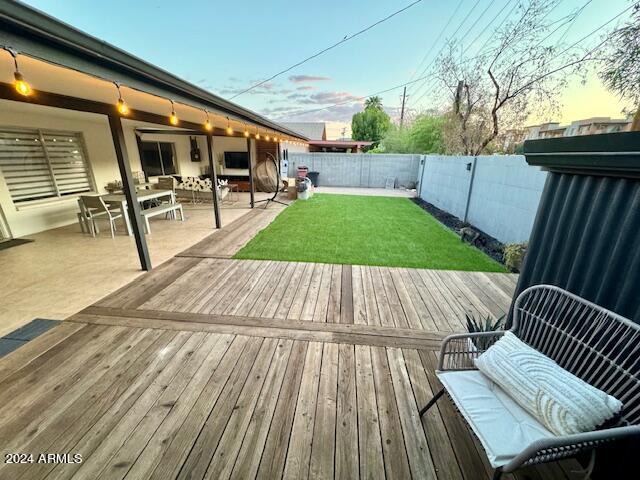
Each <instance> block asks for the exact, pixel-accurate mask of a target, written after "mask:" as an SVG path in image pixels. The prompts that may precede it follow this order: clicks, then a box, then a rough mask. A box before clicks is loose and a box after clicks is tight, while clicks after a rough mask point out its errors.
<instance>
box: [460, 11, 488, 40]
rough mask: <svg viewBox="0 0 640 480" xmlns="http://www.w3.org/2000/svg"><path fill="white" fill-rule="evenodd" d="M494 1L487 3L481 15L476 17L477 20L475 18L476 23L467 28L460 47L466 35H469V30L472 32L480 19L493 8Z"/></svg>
mask: <svg viewBox="0 0 640 480" xmlns="http://www.w3.org/2000/svg"><path fill="white" fill-rule="evenodd" d="M495 1H496V0H491V2H489V5H487V7H486V8H485V9H484V10H483V11H482V13H481V14H480V15H478V18H476V21H475V22H473V25H471V26H470V27H469V29H468V30H467V33H465V34H464V36H463V37H462V38H461V39H460V45H462V42H464V39H465V38H467V35H469V34H470V33H471V30H473V29H474V27H475V26H476V25H477V24H478V22H479V21H480V20H481V19H482V17H484V14H485V13H487V11H488V10H489V9H490V8H491V7H492V6H493V4H494V3H495Z"/></svg>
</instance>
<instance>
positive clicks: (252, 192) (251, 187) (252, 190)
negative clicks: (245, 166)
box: [247, 138, 257, 208]
mask: <svg viewBox="0 0 640 480" xmlns="http://www.w3.org/2000/svg"><path fill="white" fill-rule="evenodd" d="M256 148H257V145H256ZM247 153H248V154H249V197H250V199H251V208H253V207H254V205H255V203H256V199H255V186H254V184H253V160H254V158H253V150H252V148H251V139H250V138H247Z"/></svg>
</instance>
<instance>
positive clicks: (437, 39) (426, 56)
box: [409, 0, 511, 80]
mask: <svg viewBox="0 0 640 480" xmlns="http://www.w3.org/2000/svg"><path fill="white" fill-rule="evenodd" d="M510 1H511V0H510ZM463 2H464V0H460V3H458V6H457V7H456V9H455V10H454V11H453V13H452V14H451V16H450V17H449V20H447V23H446V24H445V26H444V27H442V30H440V33H439V34H438V36H437V37H436V39H435V40H434V41H433V43H432V44H431V48H429V50H428V51H427V53H425V54H424V57H422V60H421V61H420V64H419V65H418V67H417V68H416V69H415V70H414V72H413V74H412V75H411V77H409V80H413V78H414V77H415V76H416V74H417V73H418V70H420V69H421V68H422V65H424V62H425V61H426V60H427V58H428V57H429V55H431V52H432V51H433V49H434V47H435V46H436V45H437V43H438V42H439V41H440V38H442V35H443V34H444V32H445V30H446V29H447V27H448V26H449V24H450V23H451V20H453V17H455V16H456V13H458V10H460V7H461V6H462V3H463Z"/></svg>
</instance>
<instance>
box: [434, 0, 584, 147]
mask: <svg viewBox="0 0 640 480" xmlns="http://www.w3.org/2000/svg"><path fill="white" fill-rule="evenodd" d="M557 5H558V0H522V1H521V3H520V5H519V7H518V14H517V15H516V19H515V20H513V21H510V22H507V23H505V24H504V25H503V26H502V27H500V28H499V29H498V30H496V31H495V32H494V33H493V36H492V41H491V42H489V43H488V45H487V46H486V48H483V49H482V51H480V52H478V53H476V54H475V56H474V57H472V58H471V59H469V58H465V56H464V55H463V52H464V51H465V48H464V46H463V45H460V44H458V43H456V42H450V43H449V45H448V48H447V50H446V52H445V53H444V54H443V55H441V56H440V57H439V59H438V73H437V75H438V78H439V80H440V81H441V83H442V84H444V85H445V87H446V88H447V89H448V90H449V91H450V94H451V100H452V104H453V107H452V109H451V112H450V114H449V122H448V125H447V127H448V128H447V135H446V137H447V138H446V144H447V146H448V147H449V148H450V149H451V150H450V151H452V153H454V152H455V153H464V154H466V155H479V154H480V153H481V152H485V151H487V149H488V147H490V144H491V142H493V141H494V140H496V138H498V137H499V136H500V134H501V133H504V132H505V131H506V130H513V129H516V128H518V127H521V126H522V125H523V124H524V122H525V121H526V119H527V118H528V117H529V116H530V115H531V114H533V113H539V114H552V113H557V111H558V108H559V101H558V98H559V94H560V93H561V91H562V89H563V88H564V87H565V86H566V85H567V82H568V78H569V77H570V75H571V74H576V73H577V74H580V73H582V72H584V66H585V63H586V62H588V61H589V60H592V59H593V56H594V52H595V50H593V49H592V50H590V51H589V52H587V53H581V52H577V51H576V48H572V47H569V48H567V46H566V45H564V44H563V42H562V38H561V39H560V40H557V39H554V40H553V42H552V41H549V39H550V38H554V37H556V36H564V35H563V32H566V29H568V28H570V26H571V25H572V23H573V21H574V20H575V18H576V15H577V12H574V13H573V14H572V15H569V16H566V17H563V18H561V19H556V20H551V19H550V18H549V17H550V13H551V12H552V11H553V9H554V8H555V7H556V6H557ZM556 33H557V35H554V34H556Z"/></svg>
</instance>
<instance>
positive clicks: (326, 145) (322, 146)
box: [309, 140, 373, 153]
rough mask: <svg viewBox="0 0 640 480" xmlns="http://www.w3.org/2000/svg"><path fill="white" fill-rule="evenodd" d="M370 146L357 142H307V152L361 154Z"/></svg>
mask: <svg viewBox="0 0 640 480" xmlns="http://www.w3.org/2000/svg"><path fill="white" fill-rule="evenodd" d="M371 145H373V142H363V141H358V140H309V152H327V153H362V152H363V151H364V150H366V149H367V148H369V147H371Z"/></svg>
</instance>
